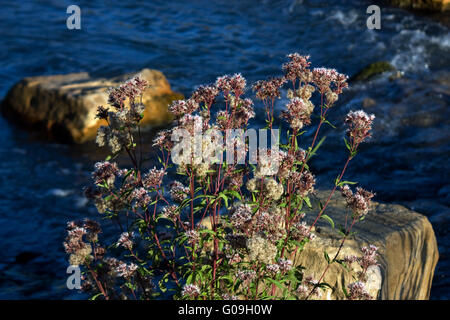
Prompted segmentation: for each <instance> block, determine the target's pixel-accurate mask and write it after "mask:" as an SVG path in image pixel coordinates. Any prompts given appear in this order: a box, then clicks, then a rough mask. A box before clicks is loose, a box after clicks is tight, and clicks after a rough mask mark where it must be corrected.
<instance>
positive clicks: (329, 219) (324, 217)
mask: <svg viewBox="0 0 450 320" xmlns="http://www.w3.org/2000/svg"><path fill="white" fill-rule="evenodd" d="M320 217H321V218H322V219H324V220H326V221H327V222H328V223H329V224H330V225H331V228H333V229H334V221H333V219H331V218H330V217H329V216H327V215H326V214H323V215H321V216H320Z"/></svg>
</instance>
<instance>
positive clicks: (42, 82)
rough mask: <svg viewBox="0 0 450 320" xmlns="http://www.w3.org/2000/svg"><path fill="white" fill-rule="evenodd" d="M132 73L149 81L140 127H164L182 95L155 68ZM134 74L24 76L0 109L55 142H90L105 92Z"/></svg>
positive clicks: (104, 103)
mask: <svg viewBox="0 0 450 320" xmlns="http://www.w3.org/2000/svg"><path fill="white" fill-rule="evenodd" d="M135 74H140V75H141V77H142V78H144V79H145V80H147V81H148V83H149V87H148V88H147V89H146V91H145V93H144V96H143V103H144V104H145V106H146V109H145V112H144V119H143V120H142V122H141V123H142V124H143V125H163V124H166V123H169V122H170V121H171V120H172V117H171V114H170V112H169V111H168V108H167V107H168V105H169V104H170V103H171V102H172V101H173V100H176V99H182V98H183V96H182V95H181V94H179V93H176V92H173V91H172V90H171V88H170V85H169V82H168V81H167V79H166V78H165V76H164V75H163V74H162V73H161V72H160V71H158V70H151V69H143V70H141V71H139V72H137V73H135ZM135 74H128V75H123V76H119V77H115V78H112V79H103V78H98V79H95V78H92V77H91V76H90V75H89V74H88V73H86V72H82V73H72V74H66V75H55V76H39V77H30V78H25V79H23V80H21V81H20V82H18V83H17V84H16V85H14V86H13V87H12V88H11V89H10V90H9V92H8V93H7V95H6V97H5V99H4V101H3V103H2V108H1V110H2V113H3V114H4V115H5V116H6V117H7V118H9V119H11V120H14V121H16V122H19V123H22V124H24V125H26V126H28V127H30V128H32V129H44V130H45V131H46V133H47V134H48V135H49V136H51V137H53V138H56V139H57V140H59V141H63V142H75V143H83V142H85V141H87V140H90V139H93V138H95V136H96V132H97V129H98V127H99V126H100V125H102V124H104V123H103V120H102V121H100V120H99V119H96V118H95V114H96V112H97V107H98V106H99V105H104V106H106V105H107V101H108V93H107V91H108V89H109V88H110V87H117V86H118V85H120V84H121V83H122V82H124V81H126V80H128V79H129V78H131V77H132V76H133V75H135Z"/></svg>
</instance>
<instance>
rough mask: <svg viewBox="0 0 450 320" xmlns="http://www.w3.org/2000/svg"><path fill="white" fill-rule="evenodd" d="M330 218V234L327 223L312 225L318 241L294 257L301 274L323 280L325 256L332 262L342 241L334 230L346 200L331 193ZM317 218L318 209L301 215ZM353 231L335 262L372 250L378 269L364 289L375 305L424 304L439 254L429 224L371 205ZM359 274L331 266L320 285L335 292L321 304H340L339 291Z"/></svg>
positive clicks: (401, 210)
mask: <svg viewBox="0 0 450 320" xmlns="http://www.w3.org/2000/svg"><path fill="white" fill-rule="evenodd" d="M328 195H329V191H318V193H317V197H318V199H321V200H322V203H323V201H324V200H325V199H326V198H327V197H328ZM325 214H327V215H328V216H329V217H331V218H332V219H333V221H334V223H335V228H332V227H331V224H329V222H327V221H326V220H322V219H320V220H319V222H318V223H317V224H316V226H317V228H316V230H315V234H316V235H317V238H316V239H315V240H313V241H311V242H310V243H308V244H307V245H306V246H305V249H304V251H303V252H301V253H300V254H298V255H297V258H296V260H295V262H294V264H295V265H299V264H300V265H302V266H304V267H306V274H305V275H307V276H308V275H311V276H313V277H315V278H319V277H320V276H321V275H322V272H323V270H325V268H326V266H327V261H326V259H325V257H324V250H326V251H327V253H328V255H329V256H330V257H331V258H333V257H334V255H335V254H336V252H337V251H338V248H339V246H340V243H341V239H342V236H341V235H339V233H338V232H337V226H338V225H344V224H345V216H346V208H345V199H344V198H343V197H341V195H340V193H338V192H336V193H335V195H334V196H333V197H332V200H331V201H330V203H329V206H328V207H327V209H326V210H325ZM316 215H317V208H316V210H314V207H313V210H312V211H311V212H309V213H307V215H306V220H307V221H308V222H309V223H311V221H312V220H313V219H314V218H315V217H316ZM352 231H356V232H357V234H356V235H354V236H353V237H352V238H349V239H348V240H346V242H345V244H344V247H343V249H342V250H341V252H340V254H339V256H338V259H342V258H344V257H345V256H346V255H356V256H361V250H360V249H361V247H363V246H368V245H370V244H373V245H375V246H377V247H378V248H379V249H378V252H379V259H378V261H379V266H377V267H372V268H371V269H370V270H369V273H368V275H369V277H368V278H369V280H368V283H367V289H368V291H369V293H370V294H371V295H372V296H373V297H374V298H377V299H383V300H385V299H388V300H407V299H415V300H422V299H428V298H429V295H430V289H431V282H432V279H433V274H434V269H435V267H436V264H437V261H438V258H439V254H438V248H437V243H436V238H435V235H434V231H433V228H432V226H431V224H430V222H429V221H428V219H427V218H426V217H425V216H423V215H421V214H419V213H417V212H414V211H411V210H408V209H407V208H405V207H403V206H401V205H396V204H381V203H376V202H373V203H372V208H371V211H370V212H369V213H368V215H367V216H366V218H365V219H364V220H363V221H360V222H358V223H357V224H355V226H354V227H353V230H352ZM357 271H358V270H357V269H356V268H355V270H354V271H350V272H348V271H346V270H345V269H344V267H342V266H341V265H340V264H337V263H334V264H332V265H331V266H330V268H329V270H328V272H327V273H326V275H325V277H324V280H323V281H324V282H326V283H328V284H330V285H331V286H332V287H333V288H334V290H333V291H332V290H328V292H326V293H325V294H323V296H322V298H323V299H342V298H344V295H343V290H342V287H343V286H347V285H348V284H349V283H351V282H353V281H355V280H354V279H353V278H352V276H354V275H355V272H357Z"/></svg>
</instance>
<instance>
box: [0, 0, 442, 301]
mask: <svg viewBox="0 0 450 320" xmlns="http://www.w3.org/2000/svg"><path fill="white" fill-rule="evenodd" d="M371 2H372V1H356V0H355V1H293V0H280V1H246V0H241V1H219V0H193V1H175V0H171V1H166V0H164V1H133V2H132V1H130V2H125V1H98V2H96V3H95V4H94V3H93V1H76V2H74V1H56V0H55V1H22V2H18V1H17V2H12V1H0V8H1V9H0V61H1V64H0V75H1V76H0V97H3V96H4V95H5V94H6V92H7V90H8V89H9V88H10V87H11V86H12V85H13V84H14V83H15V82H17V81H18V80H20V79H21V78H23V77H25V76H33V75H42V74H57V73H69V72H79V71H88V72H90V73H91V74H94V75H98V76H115V75H119V74H124V73H129V72H132V71H135V70H139V69H142V68H144V67H149V68H154V69H159V70H161V71H162V72H163V73H164V74H165V75H166V76H167V78H168V79H169V81H170V83H171V85H172V87H173V88H174V89H175V90H176V91H180V92H182V93H184V94H186V95H188V94H189V93H190V92H191V91H192V89H193V88H194V87H195V86H196V85H199V84H202V83H207V82H211V81H214V80H215V78H216V77H217V76H220V75H222V74H227V73H235V72H241V73H242V74H243V75H244V76H245V77H246V78H247V80H248V81H249V82H250V83H251V82H253V81H256V80H259V79H261V78H266V77H268V76H272V75H277V74H279V73H280V65H281V63H282V62H283V61H284V59H285V58H284V57H285V55H286V54H287V53H290V52H295V51H297V52H300V53H303V54H310V55H311V57H312V63H313V65H314V66H322V65H323V66H327V67H335V68H337V69H338V71H340V72H343V73H347V74H349V75H352V74H354V73H355V72H357V71H358V70H359V69H361V67H363V66H364V65H366V64H368V63H371V62H374V61H378V60H387V61H390V62H391V63H392V64H393V65H394V66H395V67H397V68H398V69H399V70H402V71H403V72H404V74H405V76H404V78H403V79H400V80H396V81H392V82H391V81H389V80H388V79H387V77H382V78H380V79H378V80H375V81H372V82H370V83H365V84H355V85H353V86H352V89H350V90H348V91H347V93H346V94H345V96H343V97H342V99H341V101H340V103H339V106H338V107H337V108H336V110H335V111H334V116H333V117H332V120H333V121H335V122H336V123H338V122H339V121H341V120H342V118H343V116H344V115H345V113H346V112H347V111H348V110H349V109H350V108H358V109H360V108H361V105H362V103H363V101H364V99H365V98H372V99H374V100H375V101H376V104H375V105H374V106H372V107H370V108H368V109H367V111H368V112H371V113H375V115H376V116H377V122H376V125H375V130H374V138H373V139H372V141H371V143H369V144H367V145H366V146H365V147H364V148H363V150H362V153H361V155H359V158H358V159H359V162H357V163H355V164H354V166H353V167H351V168H350V171H349V175H348V177H349V178H351V180H357V181H360V182H361V183H362V184H363V185H364V186H367V187H370V188H372V189H373V190H375V191H376V192H377V194H378V195H377V200H379V201H388V202H396V203H402V204H404V205H406V206H408V207H410V208H413V209H415V210H417V211H420V212H422V213H424V214H426V215H428V216H429V217H430V220H431V221H432V223H433V224H434V227H435V231H436V234H437V238H438V244H439V250H440V254H441V262H440V263H439V265H438V268H437V270H436V276H435V282H434V285H433V288H432V298H434V299H443V298H446V299H449V298H450V278H449V275H450V272H449V271H450V264H449V262H448V261H449V258H448V254H449V253H450V251H449V250H450V236H449V235H448V231H447V230H448V227H449V224H450V210H449V205H450V199H449V196H448V194H449V191H450V182H449V181H450V179H449V172H450V166H449V163H448V158H449V156H450V147H449V143H448V142H449V140H450V137H449V132H450V131H449V120H448V119H450V117H449V116H450V114H449V109H448V106H449V101H450V99H449V95H450V83H449V82H450V81H449V79H450V77H449V75H450V64H449V61H450V59H449V53H450V34H449V32H448V28H447V27H445V26H443V25H441V24H440V23H439V22H438V21H435V20H431V19H430V18H428V17H426V16H417V15H414V14H412V13H410V12H407V11H403V10H399V9H395V8H388V7H383V8H382V29H381V30H379V31H371V30H368V29H367V28H366V18H367V15H366V14H365V11H366V8H367V6H368V5H370V4H372V3H371ZM70 4H77V5H79V6H80V8H81V27H82V29H81V30H68V29H67V28H66V18H67V16H68V15H67V14H66V8H67V6H68V5H70ZM281 103H282V101H280V104H279V108H281ZM324 133H325V134H327V135H328V139H327V144H326V145H325V146H324V148H323V150H322V154H321V157H322V158H320V159H319V158H318V159H316V160H315V161H314V163H313V165H314V169H315V170H316V172H317V174H318V175H319V176H320V178H319V180H318V181H319V183H320V185H321V186H323V187H324V188H325V187H329V186H330V182H331V179H333V178H334V177H335V176H336V174H337V173H336V172H335V171H336V168H335V166H338V165H340V164H341V162H342V161H341V160H342V159H343V157H344V150H343V149H342V146H341V145H340V141H341V138H340V135H341V134H342V132H341V131H339V130H338V131H337V132H335V133H333V132H331V131H324ZM332 138H338V139H335V140H336V141H337V142H333V139H332ZM0 142H1V143H0V159H1V161H0V194H1V196H0V239H1V240H0V299H17V298H51V299H55V298H58V299H60V298H64V299H66V298H79V297H80V296H79V295H78V294H76V293H74V292H71V291H69V290H67V289H66V287H65V278H66V274H65V270H66V266H67V263H66V260H65V259H66V257H65V254H64V252H63V249H62V246H61V243H62V241H63V239H64V236H65V223H66V221H67V220H70V219H76V218H82V217H85V216H89V217H96V214H95V210H94V209H93V208H92V206H91V205H89V204H87V202H86V201H85V200H84V199H83V197H82V192H81V188H82V187H83V186H84V185H86V184H87V183H88V182H89V175H90V170H91V168H92V165H93V163H94V162H95V161H98V160H100V159H102V158H104V154H101V153H99V152H98V151H96V150H95V148H94V147H93V146H92V145H90V144H88V145H85V146H66V145H61V144H57V143H53V142H46V141H45V140H44V139H42V138H41V137H39V136H36V134H33V133H30V132H26V131H23V130H22V129H20V128H17V127H15V126H13V125H11V124H9V123H8V122H6V121H5V120H4V119H2V118H0ZM340 154H342V159H341V156H340Z"/></svg>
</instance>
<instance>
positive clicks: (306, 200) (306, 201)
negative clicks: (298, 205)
mask: <svg viewBox="0 0 450 320" xmlns="http://www.w3.org/2000/svg"><path fill="white" fill-rule="evenodd" d="M303 200H304V201H305V203H306V205H307V206H308V207H309V208H312V205H311V200H310V199H309V197H305V198H303Z"/></svg>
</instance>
